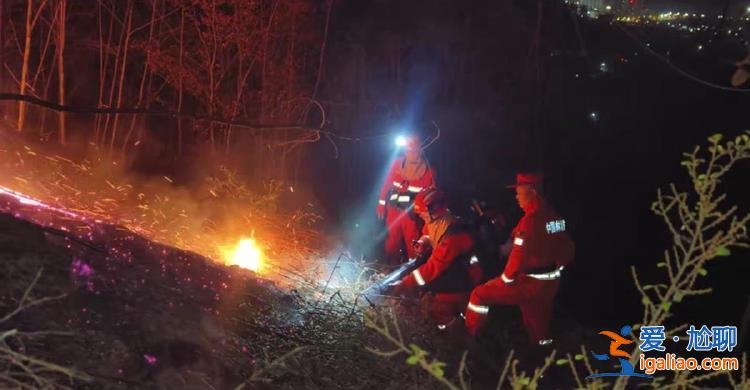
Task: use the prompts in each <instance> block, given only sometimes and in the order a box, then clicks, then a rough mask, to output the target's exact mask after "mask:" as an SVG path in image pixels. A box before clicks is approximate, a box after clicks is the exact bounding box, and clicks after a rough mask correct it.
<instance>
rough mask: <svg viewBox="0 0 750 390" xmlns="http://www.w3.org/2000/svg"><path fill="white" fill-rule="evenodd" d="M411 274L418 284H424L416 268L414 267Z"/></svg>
mask: <svg viewBox="0 0 750 390" xmlns="http://www.w3.org/2000/svg"><path fill="white" fill-rule="evenodd" d="M411 274H412V275H414V280H416V281H417V284H418V285H420V286H424V278H423V277H422V274H421V273H419V270H418V269H415V270H414V271H413V272H412V273H411Z"/></svg>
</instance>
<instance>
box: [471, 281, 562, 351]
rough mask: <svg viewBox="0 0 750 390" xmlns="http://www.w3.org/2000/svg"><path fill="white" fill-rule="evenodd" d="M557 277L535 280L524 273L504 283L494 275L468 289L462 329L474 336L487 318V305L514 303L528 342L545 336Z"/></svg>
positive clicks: (556, 285) (550, 316)
mask: <svg viewBox="0 0 750 390" xmlns="http://www.w3.org/2000/svg"><path fill="white" fill-rule="evenodd" d="M559 283H560V282H559V280H545V281H542V280H537V279H533V278H530V277H528V276H526V275H523V276H520V277H518V278H517V279H516V281H515V282H514V283H511V284H506V283H505V282H503V281H502V279H501V278H495V279H492V280H490V281H488V282H487V283H485V284H483V285H481V286H478V287H477V288H475V289H474V291H472V292H471V297H470V298H469V304H468V307H467V308H466V314H465V316H466V328H467V329H468V331H469V333H471V334H472V335H474V336H476V335H477V334H478V333H479V331H480V330H481V329H482V327H483V326H484V324H485V322H486V321H487V314H488V313H489V306H490V305H518V306H519V307H520V309H521V317H522V319H523V325H524V327H525V328H526V333H527V334H528V336H529V339H530V340H531V342H532V343H534V344H536V343H538V342H539V341H541V340H544V339H547V338H549V323H550V320H551V319H552V303H553V300H554V298H555V294H556V293H557V288H558V285H559Z"/></svg>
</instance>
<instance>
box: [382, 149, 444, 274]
mask: <svg viewBox="0 0 750 390" xmlns="http://www.w3.org/2000/svg"><path fill="white" fill-rule="evenodd" d="M403 147H404V148H405V153H404V156H403V157H400V158H397V159H396V160H395V161H394V162H393V165H392V166H391V168H390V170H389V171H388V175H387V176H386V178H385V183H384V184H383V188H382V190H381V191H380V199H379V200H378V208H377V214H378V218H379V219H381V220H382V219H383V218H385V221H386V228H387V229H388V234H387V236H386V238H385V256H386V261H387V262H388V264H390V265H400V264H401V263H402V262H403V260H404V259H403V256H402V250H405V253H406V255H407V257H408V258H413V257H414V254H415V253H414V249H413V247H412V245H411V243H412V241H414V240H416V239H418V238H419V232H420V221H418V220H417V218H415V217H414V216H413V215H411V214H410V213H409V209H410V208H411V205H412V203H413V202H414V198H415V197H416V195H417V194H418V193H419V192H420V191H422V189H424V188H427V187H432V186H435V179H434V176H435V175H434V171H433V169H432V168H431V167H430V165H429V164H428V163H427V160H425V158H424V157H423V156H422V149H421V147H420V145H419V142H418V140H417V139H416V138H414V137H410V138H406V139H404V144H403Z"/></svg>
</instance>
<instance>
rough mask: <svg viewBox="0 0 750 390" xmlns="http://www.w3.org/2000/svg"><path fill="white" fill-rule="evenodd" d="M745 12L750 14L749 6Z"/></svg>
mask: <svg viewBox="0 0 750 390" xmlns="http://www.w3.org/2000/svg"><path fill="white" fill-rule="evenodd" d="M745 11H746V12H747V13H749V14H750V5H749V6H747V9H746V10H745Z"/></svg>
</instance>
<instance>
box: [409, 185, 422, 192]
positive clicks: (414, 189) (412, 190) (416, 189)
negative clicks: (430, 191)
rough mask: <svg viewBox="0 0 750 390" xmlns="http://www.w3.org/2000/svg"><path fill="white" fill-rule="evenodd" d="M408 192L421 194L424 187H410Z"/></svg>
mask: <svg viewBox="0 0 750 390" xmlns="http://www.w3.org/2000/svg"><path fill="white" fill-rule="evenodd" d="M407 190H408V191H409V192H420V191H422V187H414V186H409V188H407Z"/></svg>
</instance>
